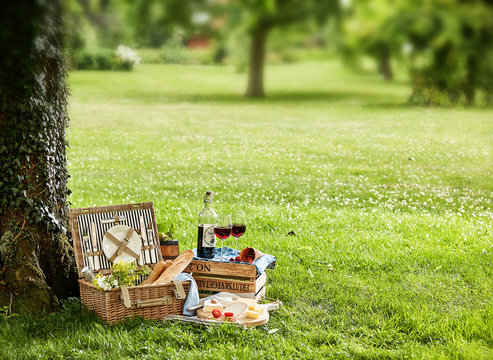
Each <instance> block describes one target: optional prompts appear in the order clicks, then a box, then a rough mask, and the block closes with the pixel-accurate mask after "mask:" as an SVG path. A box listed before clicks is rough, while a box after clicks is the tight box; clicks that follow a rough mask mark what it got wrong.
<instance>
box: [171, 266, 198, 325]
mask: <svg viewBox="0 0 493 360" xmlns="http://www.w3.org/2000/svg"><path fill="white" fill-rule="evenodd" d="M175 280H179V281H191V284H190V290H189V291H188V296H187V300H185V306H183V315H185V316H194V315H195V310H187V309H188V308H191V307H194V306H196V305H198V303H199V299H200V298H199V289H198V287H197V283H196V282H195V280H194V279H193V277H192V276H191V275H190V274H187V273H181V274H180V275H178V276H177V277H176V278H175Z"/></svg>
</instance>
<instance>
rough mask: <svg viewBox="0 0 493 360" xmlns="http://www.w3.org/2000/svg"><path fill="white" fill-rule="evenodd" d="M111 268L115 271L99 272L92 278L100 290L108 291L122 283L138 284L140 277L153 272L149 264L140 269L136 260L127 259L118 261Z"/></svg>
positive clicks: (128, 284) (126, 284)
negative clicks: (127, 260)
mask: <svg viewBox="0 0 493 360" xmlns="http://www.w3.org/2000/svg"><path fill="white" fill-rule="evenodd" d="M111 270H112V272H113V273H112V274H110V275H103V274H98V275H96V277H94V279H92V284H93V285H94V286H96V287H97V288H98V290H101V291H106V290H110V289H113V288H117V287H120V286H121V285H125V286H134V285H137V284H136V282H137V280H138V279H139V278H140V277H142V276H147V275H149V274H150V272H151V268H150V267H149V266H147V265H144V266H143V267H142V268H140V269H139V268H138V267H137V264H136V263H135V262H126V261H116V262H115V263H113V265H112V266H111Z"/></svg>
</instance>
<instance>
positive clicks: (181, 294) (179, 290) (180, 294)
mask: <svg viewBox="0 0 493 360" xmlns="http://www.w3.org/2000/svg"><path fill="white" fill-rule="evenodd" d="M173 283H174V284H175V286H176V290H175V296H176V298H177V299H178V300H183V299H185V298H186V297H187V294H186V293H185V289H184V288H183V284H182V283H181V281H180V280H176V279H175V280H173Z"/></svg>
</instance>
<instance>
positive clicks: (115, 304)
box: [69, 202, 190, 324]
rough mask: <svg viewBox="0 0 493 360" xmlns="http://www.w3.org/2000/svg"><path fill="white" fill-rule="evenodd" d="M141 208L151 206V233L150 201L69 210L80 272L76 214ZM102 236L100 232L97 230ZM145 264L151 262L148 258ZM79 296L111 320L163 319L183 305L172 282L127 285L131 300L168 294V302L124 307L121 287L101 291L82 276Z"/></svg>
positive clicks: (103, 317) (86, 304)
mask: <svg viewBox="0 0 493 360" xmlns="http://www.w3.org/2000/svg"><path fill="white" fill-rule="evenodd" d="M140 209H151V213H152V228H153V231H154V235H155V236H156V234H157V226H156V218H155V215H154V206H153V204H152V203H151V202H147V203H139V204H125V205H112V206H101V207H94V208H84V209H71V210H70V212H69V217H70V224H71V228H72V236H73V240H74V241H73V242H74V251H75V258H76V262H77V268H78V270H79V272H80V270H81V269H82V267H83V266H84V261H83V255H82V246H81V238H80V236H81V235H80V232H79V227H78V223H77V218H78V216H81V215H85V214H106V215H107V217H111V216H113V215H114V213H115V212H118V213H121V212H123V213H124V212H126V211H135V210H140ZM98 235H99V237H101V236H100V235H101V234H98ZM156 250H157V254H158V258H157V259H156V260H158V261H160V260H162V255H161V249H160V248H159V246H157V249H156ZM147 264H148V265H153V264H152V263H150V262H149V261H147ZM99 272H100V273H104V274H108V273H111V269H109V268H102V269H101V270H100V271H99ZM182 284H183V287H184V289H185V293H186V295H188V292H189V289H190V282H183V283H182ZM79 287H80V297H81V302H82V304H83V305H84V306H85V307H87V308H88V309H89V310H90V311H93V312H95V313H96V315H98V316H99V317H100V318H101V319H102V320H104V321H106V322H108V323H110V324H112V323H115V322H117V321H121V320H124V319H126V318H131V317H137V316H138V317H142V318H144V319H149V320H162V319H163V318H164V317H165V316H168V315H181V314H182V312H183V306H184V305H185V299H177V297H176V295H175V292H174V290H175V285H174V284H173V283H169V284H156V285H144V286H143V285H140V286H132V287H129V288H128V292H129V296H130V300H131V301H132V302H136V301H138V300H140V301H146V300H154V299H161V298H169V299H170V303H168V304H160V305H156V306H150V307H141V308H130V309H127V308H126V307H125V305H124V304H123V301H122V299H121V294H122V292H121V290H120V289H119V288H117V289H111V290H107V291H100V290H98V289H97V288H96V287H95V286H94V285H92V284H91V283H89V282H87V281H86V280H84V279H80V280H79Z"/></svg>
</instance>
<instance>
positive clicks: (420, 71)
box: [398, 0, 493, 105]
mask: <svg viewBox="0 0 493 360" xmlns="http://www.w3.org/2000/svg"><path fill="white" fill-rule="evenodd" d="M398 6H400V11H399V14H400V21H401V22H402V23H403V24H405V26H404V27H403V29H405V31H406V35H407V36H408V39H409V44H410V46H411V48H412V50H413V51H412V52H411V79H412V86H413V100H415V101H418V102H424V103H427V104H435V103H447V102H449V103H458V102H461V103H464V104H466V105H472V104H474V103H475V102H476V100H477V99H478V95H480V97H481V100H482V102H487V103H491V102H493V98H492V96H493V82H492V81H491V79H492V78H493V3H492V2H491V1H489V0H472V1H467V2H464V1H438V0H435V1H431V2H430V1H424V0H420V1H413V2H404V1H401V2H399V4H398Z"/></svg>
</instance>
